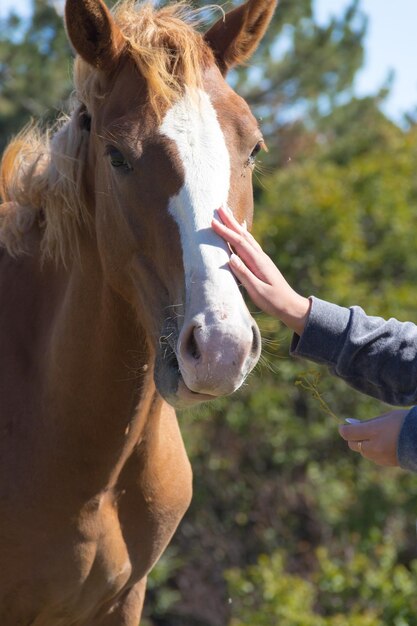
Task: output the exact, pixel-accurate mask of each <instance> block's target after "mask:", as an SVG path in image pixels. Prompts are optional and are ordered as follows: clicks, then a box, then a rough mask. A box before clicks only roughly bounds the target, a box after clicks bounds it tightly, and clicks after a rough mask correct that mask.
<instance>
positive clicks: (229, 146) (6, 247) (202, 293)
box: [0, 0, 275, 626]
mask: <svg viewBox="0 0 417 626" xmlns="http://www.w3.org/2000/svg"><path fill="white" fill-rule="evenodd" d="M274 8H275V2H274V1H273V0H248V1H247V2H246V3H245V4H242V5H240V6H239V7H237V8H234V9H232V10H231V11H229V12H228V13H226V14H225V15H224V16H223V17H222V18H220V19H219V20H218V21H217V22H216V23H214V25H213V26H211V27H210V28H209V29H208V30H207V32H205V33H203V32H201V28H200V27H199V24H197V23H196V19H197V18H198V17H199V13H198V12H196V11H195V10H191V8H189V7H188V8H187V6H185V5H184V4H179V5H172V6H168V7H164V8H160V9H154V8H152V7H151V6H150V5H149V4H135V3H134V2H132V1H131V0H122V1H121V2H120V3H119V4H118V5H117V6H116V8H115V9H114V10H113V11H112V12H111V11H109V10H108V9H107V8H106V6H105V4H104V3H103V2H102V0H67V2H66V6H65V22H66V29H67V34H68V37H69V41H70V43H71V45H72V47H73V49H74V52H75V55H76V56H75V62H74V82H75V96H74V102H73V107H72V113H71V115H70V116H68V117H67V118H65V119H63V120H61V121H60V122H59V123H58V125H57V126H56V127H55V128H54V129H53V130H52V129H50V130H46V131H41V130H39V128H38V127H35V126H33V125H32V126H31V127H29V128H26V129H25V130H24V131H23V132H22V133H21V134H20V135H18V136H17V137H16V138H15V139H14V140H12V142H11V143H10V144H9V146H8V148H7V149H6V151H5V154H4V158H3V162H2V169H1V195H2V199H3V204H2V205H1V207H0V242H1V247H0V294H1V306H0V346H1V349H0V371H1V376H0V407H1V411H0V413H1V418H0V425H1V430H0V432H1V436H0V463H1V469H0V501H1V516H0V562H1V564H2V568H1V572H0V623H1V624H2V626H17V625H22V626H23V625H24V626H29V625H31V626H137V625H138V624H139V622H140V617H141V613H142V608H143V602H144V594H145V587H146V577H147V575H148V573H149V572H150V570H151V569H152V567H153V566H154V564H155V563H156V562H157V560H158V558H159V557H160V555H161V554H162V552H163V551H164V549H165V547H166V546H167V544H168V543H169V541H170V539H171V537H172V535H173V533H174V531H175V529H176V527H177V525H178V524H179V522H180V520H181V518H182V516H183V515H184V513H185V511H186V509H187V507H188V506H189V503H190V499H191V490H192V485H191V480H192V476H191V468H190V463H189V461H188V458H187V455H186V452H185V449H184V445H183V442H182V438H181V435H180V431H179V426H178V422H177V417H176V413H175V409H176V408H182V407H191V406H193V405H196V404H198V403H199V402H206V401H209V400H212V399H214V398H217V397H219V396H223V395H226V394H231V393H232V392H234V391H235V390H236V389H238V388H239V387H240V386H241V385H242V383H243V381H244V380H245V379H246V377H247V375H248V374H249V372H250V371H251V370H252V369H253V367H254V365H255V364H256V362H257V360H258V358H259V354H260V346H261V342H260V334H259V330H258V328H257V325H256V323H255V322H254V320H253V318H252V317H251V315H250V313H249V311H248V309H247V307H246V305H245V303H244V299H243V297H242V295H241V293H240V290H239V286H238V284H237V282H236V280H235V279H234V277H233V275H232V273H231V272H230V269H229V266H228V259H229V255H230V250H229V249H228V247H227V245H226V244H225V243H224V242H223V241H222V240H221V238H220V237H218V236H217V235H216V234H215V233H214V231H213V230H212V229H211V228H210V224H211V220H212V217H213V215H214V214H215V212H216V209H217V208H218V207H220V206H221V205H226V204H227V205H228V206H229V207H230V209H231V210H232V211H233V212H234V214H235V216H236V218H237V219H238V220H239V221H240V222H241V223H243V221H244V220H245V221H246V222H247V224H248V227H249V228H250V226H251V223H252V213H253V198H252V182H251V173H252V169H253V164H254V161H255V158H256V154H257V153H258V152H259V150H260V149H261V148H262V146H263V139H262V134H261V131H260V129H259V126H258V123H257V121H256V120H255V118H254V117H253V115H252V113H251V112H250V109H249V107H248V105H247V104H246V102H245V101H244V100H243V99H242V98H240V97H239V96H238V95H237V94H236V93H235V92H234V91H233V90H232V88H231V87H230V86H229V85H228V84H227V82H226V80H225V77H226V74H227V72H228V71H229V70H230V69H231V68H232V67H234V66H236V65H237V64H242V63H244V62H245V61H246V60H247V59H249V57H250V56H251V54H252V53H253V51H254V50H255V48H256V47H257V45H258V42H259V41H260V39H261V37H262V36H263V34H264V32H265V30H266V28H267V26H268V23H269V21H270V19H271V17H272V14H273V11H274Z"/></svg>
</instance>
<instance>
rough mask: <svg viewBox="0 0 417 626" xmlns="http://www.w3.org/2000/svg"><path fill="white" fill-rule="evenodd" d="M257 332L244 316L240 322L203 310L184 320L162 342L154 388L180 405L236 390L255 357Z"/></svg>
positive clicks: (259, 342) (258, 342)
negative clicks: (210, 316) (210, 315)
mask: <svg viewBox="0 0 417 626" xmlns="http://www.w3.org/2000/svg"><path fill="white" fill-rule="evenodd" d="M260 350H261V340H260V333H259V329H258V327H257V325H256V323H255V322H254V321H253V320H252V318H251V317H250V316H249V315H248V316H247V318H246V319H244V320H242V321H241V322H240V323H234V324H232V323H231V322H230V321H228V320H222V319H221V318H220V319H212V320H210V322H209V323H207V320H206V319H204V316H203V315H200V316H196V317H195V318H193V319H192V320H191V321H190V322H189V323H186V324H184V326H183V327H182V329H181V331H180V333H179V336H178V338H177V339H176V340H174V339H173V333H172V332H171V333H170V339H169V341H168V342H167V343H166V345H161V347H160V349H159V351H158V355H157V359H156V367H155V382H156V386H157V389H158V391H159V393H160V394H161V395H162V396H163V397H164V398H165V399H166V400H167V401H168V402H169V403H170V404H172V405H173V406H175V407H177V408H183V407H186V406H192V405H194V404H198V403H200V402H207V401H209V400H213V399H215V398H218V397H220V396H225V395H229V394H231V393H233V392H234V391H236V390H237V389H238V388H239V387H240V386H241V385H242V383H243V382H244V380H245V379H246V377H247V375H248V374H249V372H250V371H251V370H252V369H253V367H254V366H255V365H256V363H257V362H258V359H259V356H260Z"/></svg>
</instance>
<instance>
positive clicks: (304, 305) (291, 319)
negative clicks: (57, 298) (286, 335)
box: [280, 292, 311, 335]
mask: <svg viewBox="0 0 417 626" xmlns="http://www.w3.org/2000/svg"><path fill="white" fill-rule="evenodd" d="M310 309H311V300H310V299H309V298H305V297H304V296H301V295H300V294H298V293H296V292H293V294H292V296H291V298H290V300H289V302H288V304H287V305H286V307H285V309H284V310H283V311H282V312H281V314H280V318H281V321H282V322H283V323H284V324H285V325H286V326H287V327H288V328H289V329H290V330H292V331H293V332H295V333H297V335H302V333H303V330H304V328H305V325H306V323H307V320H308V316H309V314H310Z"/></svg>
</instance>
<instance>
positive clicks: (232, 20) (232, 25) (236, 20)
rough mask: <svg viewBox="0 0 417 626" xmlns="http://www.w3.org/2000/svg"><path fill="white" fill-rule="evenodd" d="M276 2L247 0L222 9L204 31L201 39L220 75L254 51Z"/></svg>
mask: <svg viewBox="0 0 417 626" xmlns="http://www.w3.org/2000/svg"><path fill="white" fill-rule="evenodd" d="M276 5H277V0H248V1H247V2H246V3H245V4H242V5H241V6H239V7H237V8H236V9H233V10H232V11H229V12H228V13H226V15H225V16H224V17H223V18H222V19H220V20H219V21H218V22H216V23H215V24H214V26H212V27H211V28H210V29H209V30H208V31H207V33H206V34H205V40H206V41H207V43H208V44H209V46H210V47H211V49H212V50H213V52H214V55H215V57H216V61H217V64H218V66H219V68H220V70H221V72H222V74H223V75H225V74H226V73H227V72H228V70H229V69H230V68H232V67H233V66H234V65H239V64H240V63H243V62H244V61H246V60H247V59H249V57H250V56H251V55H252V54H253V53H254V52H255V50H256V48H257V46H258V43H259V42H260V40H261V39H262V37H263V35H264V33H265V31H266V29H267V28H268V25H269V22H270V21H271V18H272V15H273V13H274V11H275V7H276Z"/></svg>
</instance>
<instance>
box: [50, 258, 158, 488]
mask: <svg viewBox="0 0 417 626" xmlns="http://www.w3.org/2000/svg"><path fill="white" fill-rule="evenodd" d="M63 283H64V287H63V288H61V293H60V295H59V297H58V298H57V302H56V312H55V315H54V320H53V324H52V331H51V335H50V339H49V345H48V350H47V357H46V371H47V376H46V389H45V406H46V413H47V414H46V420H47V422H48V421H51V422H52V423H53V425H54V429H55V440H58V441H59V442H60V446H61V451H60V455H61V457H62V455H64V456H65V454H67V455H68V457H69V458H68V460H70V459H71V461H72V462H73V461H74V458H73V457H74V453H76V454H78V456H79V458H83V462H84V463H85V462H86V459H88V461H89V462H88V461H87V463H88V464H91V466H94V472H95V473H96V475H97V478H98V480H99V481H100V480H102V479H103V472H104V475H108V476H109V481H110V482H111V481H112V480H114V479H115V478H116V477H115V476H114V473H115V472H116V473H117V467H118V466H121V465H123V459H124V458H126V456H128V454H129V451H131V450H132V448H133V446H134V445H135V444H136V443H137V441H138V440H139V439H140V437H141V434H143V431H144V430H146V429H148V428H149V424H148V417H149V415H150V413H151V410H153V411H155V402H160V400H159V399H158V396H157V395H156V392H155V387H154V383H153V365H152V361H153V359H152V355H151V354H150V350H149V347H148V343H147V341H146V336H145V333H144V331H143V330H142V329H141V328H140V326H139V325H138V322H137V319H136V316H135V312H134V310H133V308H132V307H131V306H130V305H129V304H128V303H127V302H126V301H125V300H124V299H123V298H122V297H120V296H119V295H118V294H117V293H115V292H114V291H113V290H112V289H111V288H110V287H109V285H108V284H107V282H106V280H105V279H104V276H103V272H102V268H101V264H100V260H99V257H98V253H97V252H96V250H94V247H93V246H90V247H89V246H84V250H83V253H82V260H81V266H79V265H74V266H73V268H72V269H71V270H70V271H69V272H68V273H67V275H66V276H65V279H64V281H63ZM47 427H48V425H47ZM111 474H113V478H111V476H110V475H111Z"/></svg>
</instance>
